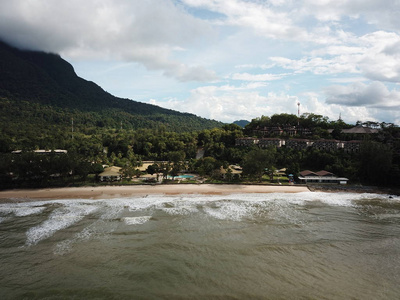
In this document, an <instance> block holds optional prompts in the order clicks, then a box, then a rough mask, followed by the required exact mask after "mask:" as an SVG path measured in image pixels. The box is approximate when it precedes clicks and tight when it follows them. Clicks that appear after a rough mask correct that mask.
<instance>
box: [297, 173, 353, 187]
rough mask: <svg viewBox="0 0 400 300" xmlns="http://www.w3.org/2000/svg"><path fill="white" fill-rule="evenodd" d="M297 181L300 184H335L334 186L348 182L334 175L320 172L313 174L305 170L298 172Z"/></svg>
mask: <svg viewBox="0 0 400 300" xmlns="http://www.w3.org/2000/svg"><path fill="white" fill-rule="evenodd" d="M299 180H300V182H301V183H336V184H347V181H349V180H348V179H347V178H344V177H337V176H336V175H335V174H333V173H331V172H328V171H325V170H321V171H318V172H313V171H310V170H305V171H301V172H300V176H299Z"/></svg>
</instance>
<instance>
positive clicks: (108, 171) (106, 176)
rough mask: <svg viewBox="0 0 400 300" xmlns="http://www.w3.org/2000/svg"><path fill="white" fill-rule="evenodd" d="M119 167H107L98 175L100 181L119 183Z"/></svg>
mask: <svg viewBox="0 0 400 300" xmlns="http://www.w3.org/2000/svg"><path fill="white" fill-rule="evenodd" d="M120 171H121V168H120V167H115V166H113V167H108V168H105V169H104V172H102V173H100V174H99V179H100V181H120V180H121V179H122V175H121V173H120Z"/></svg>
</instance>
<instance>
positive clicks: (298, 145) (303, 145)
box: [285, 139, 313, 150]
mask: <svg viewBox="0 0 400 300" xmlns="http://www.w3.org/2000/svg"><path fill="white" fill-rule="evenodd" d="M285 144H286V147H287V148H290V149H296V150H302V149H307V148H308V147H310V146H311V145H312V144H313V142H312V141H310V140H305V139H289V140H287V141H286V142H285Z"/></svg>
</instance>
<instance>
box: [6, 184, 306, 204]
mask: <svg viewBox="0 0 400 300" xmlns="http://www.w3.org/2000/svg"><path fill="white" fill-rule="evenodd" d="M308 191H309V189H308V188H307V187H306V186H271V185H225V184H221V185H220V184H198V185H194V184H187V185H186V184H179V185H154V186H150V185H131V186H98V187H89V186H88V187H68V188H49V189H21V190H6V191H0V200H2V201H4V200H9V199H14V200H30V199H32V200H35V199H107V198H117V197H133V196H145V195H154V194H160V195H177V194H210V195H223V194H225V195H228V194H241V193H299V192H308Z"/></svg>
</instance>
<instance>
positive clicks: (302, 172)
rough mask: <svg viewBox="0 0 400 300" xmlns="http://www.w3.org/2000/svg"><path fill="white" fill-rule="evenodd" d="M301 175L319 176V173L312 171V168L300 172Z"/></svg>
mask: <svg viewBox="0 0 400 300" xmlns="http://www.w3.org/2000/svg"><path fill="white" fill-rule="evenodd" d="M300 176H302V177H305V176H318V175H317V173H315V172H313V171H310V170H304V171H301V172H300Z"/></svg>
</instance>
